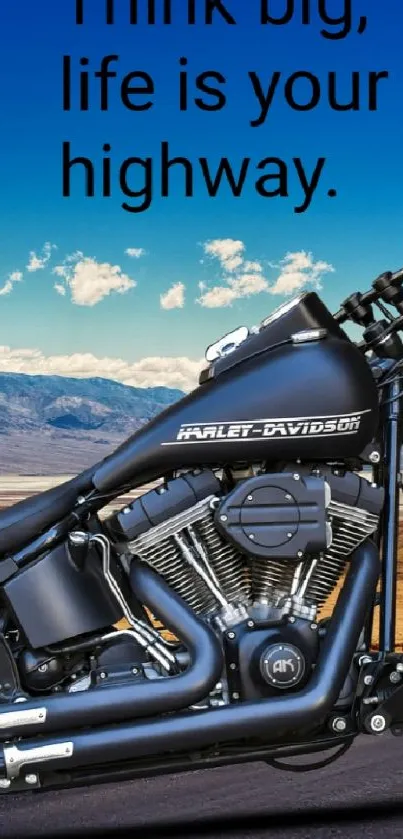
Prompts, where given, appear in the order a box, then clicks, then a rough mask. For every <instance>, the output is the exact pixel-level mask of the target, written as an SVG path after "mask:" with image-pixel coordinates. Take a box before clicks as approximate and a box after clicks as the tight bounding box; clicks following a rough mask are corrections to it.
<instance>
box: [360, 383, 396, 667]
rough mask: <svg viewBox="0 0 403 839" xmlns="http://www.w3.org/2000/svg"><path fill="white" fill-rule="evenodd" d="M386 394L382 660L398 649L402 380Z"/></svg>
mask: <svg viewBox="0 0 403 839" xmlns="http://www.w3.org/2000/svg"><path fill="white" fill-rule="evenodd" d="M384 395H385V399H384V404H383V407H382V410H381V434H380V437H381V439H380V443H381V446H380V448H381V455H380V462H379V465H377V466H376V467H375V469H374V478H375V481H376V483H378V484H380V485H382V486H383V487H384V489H385V503H384V508H383V512H382V516H381V524H380V527H379V530H378V534H377V540H376V541H377V544H378V547H379V553H380V557H381V562H382V572H381V593H380V601H379V606H380V615H379V653H380V656H382V657H384V656H385V655H387V654H388V653H394V652H395V650H396V612H397V570H398V538H399V506H400V505H399V501H400V498H399V496H400V489H401V480H400V457H401V446H402V432H403V417H402V410H401V408H402V404H401V403H402V398H401V378H400V377H397V378H396V379H395V380H394V381H393V382H391V383H390V384H389V385H388V386H387V387H386V388H385V394H384ZM373 617H374V610H372V613H371V616H370V621H369V627H368V629H369V632H368V633H367V643H368V644H369V643H370V636H371V633H372V629H373Z"/></svg>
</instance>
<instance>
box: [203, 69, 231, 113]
mask: <svg viewBox="0 0 403 839" xmlns="http://www.w3.org/2000/svg"><path fill="white" fill-rule="evenodd" d="M209 79H213V80H214V81H216V82H218V83H219V84H226V81H227V80H226V78H225V76H223V75H222V73H217V72H215V71H214V70H207V71H206V72H205V73H201V74H200V76H197V79H196V87H197V89H198V90H200V91H201V92H202V93H207V94H208V95H209V96H213V97H215V99H216V100H217V101H216V102H215V104H211V105H208V104H207V102H205V101H204V99H201V98H200V97H198V98H197V99H195V103H196V105H197V107H198V108H200V110H201V111H222V109H223V108H225V106H226V104H227V98H226V96H225V94H224V93H223V92H222V90H219V89H218V88H217V87H213V86H212V85H210V84H208V83H207V82H208V80H209Z"/></svg>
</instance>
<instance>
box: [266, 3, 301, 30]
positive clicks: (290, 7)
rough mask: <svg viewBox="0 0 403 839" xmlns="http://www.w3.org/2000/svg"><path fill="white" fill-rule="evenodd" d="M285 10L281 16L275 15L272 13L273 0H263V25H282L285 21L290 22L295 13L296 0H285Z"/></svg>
mask: <svg viewBox="0 0 403 839" xmlns="http://www.w3.org/2000/svg"><path fill="white" fill-rule="evenodd" d="M284 4H285V7H284V12H283V14H282V15H281V14H280V16H279V17H274V16H273V15H272V14H271V8H272V5H271V0H261V8H260V21H261V23H262V24H263V26H266V25H267V24H272V25H274V26H282V25H283V24H284V23H289V22H290V20H292V18H293V15H294V0H284Z"/></svg>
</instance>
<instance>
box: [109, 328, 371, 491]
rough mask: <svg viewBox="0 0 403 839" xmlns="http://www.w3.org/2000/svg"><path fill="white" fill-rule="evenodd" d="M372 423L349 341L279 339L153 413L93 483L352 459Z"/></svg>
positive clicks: (367, 390) (360, 367)
mask: <svg viewBox="0 0 403 839" xmlns="http://www.w3.org/2000/svg"><path fill="white" fill-rule="evenodd" d="M377 426H378V394H377V389H376V385H375V383H374V380H373V377H372V373H371V371H370V369H369V366H368V364H367V362H366V360H365V358H364V357H363V355H362V354H361V352H360V351H359V350H358V349H357V348H356V347H355V346H354V344H353V343H352V342H351V341H349V340H348V339H345V338H343V337H341V336H340V337H338V336H337V335H330V334H328V335H327V337H326V338H325V339H324V340H321V341H318V342H312V343H303V344H293V343H286V342H281V341H280V342H279V343H278V344H277V345H275V346H273V347H268V348H267V350H266V351H264V352H258V353H255V354H253V353H252V355H251V356H250V357H246V358H245V357H242V358H241V359H240V360H239V361H238V362H235V363H234V364H233V365H232V366H229V367H228V369H227V370H226V371H223V372H222V373H221V374H220V375H219V376H218V377H213V378H212V379H210V380H207V381H206V382H205V383H204V384H202V385H200V386H199V387H197V388H196V389H195V390H194V391H193V392H192V393H190V394H188V395H187V396H185V397H184V398H183V399H181V400H180V401H179V402H177V403H175V404H174V405H172V406H170V407H169V408H168V409H167V410H165V411H164V412H163V413H162V414H159V415H158V416H157V417H156V418H155V419H153V420H152V421H151V422H150V423H149V424H148V425H147V426H145V427H144V428H142V429H140V431H138V432H137V433H136V434H134V435H133V436H132V437H131V438H130V439H129V440H127V441H126V442H125V443H124V444H123V445H121V446H120V447H119V448H118V449H117V450H116V451H115V452H114V453H113V454H112V455H110V456H109V457H107V458H106V459H105V460H104V461H102V462H101V463H100V464H99V466H98V469H97V470H96V471H95V475H94V484H95V486H96V487H97V489H99V490H102V491H114V490H115V489H120V488H121V487H126V486H131V487H134V486H139V485H140V484H142V483H144V482H146V481H151V480H154V479H156V478H158V477H160V476H164V475H167V474H168V473H170V472H172V471H173V470H176V469H180V468H184V467H191V466H193V467H198V466H222V465H225V464H231V463H232V464H233V463H245V462H247V463H256V462H261V461H266V462H268V463H276V462H277V461H281V460H286V461H290V460H296V459H297V458H301V460H303V461H304V460H311V459H314V460H316V461H317V460H333V459H337V460H339V459H340V460H342V459H344V458H348V457H358V456H359V455H360V453H361V452H362V451H363V450H364V448H365V447H366V446H367V445H368V444H369V443H370V442H371V440H372V439H373V437H374V435H375V432H376V430H377Z"/></svg>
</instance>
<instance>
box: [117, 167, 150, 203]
mask: <svg viewBox="0 0 403 839" xmlns="http://www.w3.org/2000/svg"><path fill="white" fill-rule="evenodd" d="M132 166H139V167H140V169H142V170H143V172H144V186H143V187H142V188H141V189H137V190H135V189H131V188H130V187H129V184H128V175H129V170H130V169H131V167H132ZM119 182H120V187H121V190H122V192H123V195H125V196H126V197H128V198H143V197H144V201H143V203H142V204H140V205H138V206H137V207H133V206H132V205H130V204H128V203H127V202H126V201H125V202H124V203H123V204H122V208H123V209H124V210H126V212H128V213H144V212H145V211H146V210H148V209H149V208H150V207H151V203H152V199H153V162H152V158H151V157H146V158H145V159H143V158H141V157H128V158H127V160H125V161H124V162H123V164H122V166H121V168H120V174H119Z"/></svg>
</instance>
